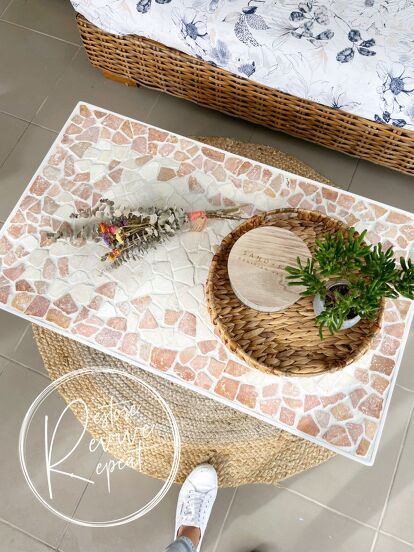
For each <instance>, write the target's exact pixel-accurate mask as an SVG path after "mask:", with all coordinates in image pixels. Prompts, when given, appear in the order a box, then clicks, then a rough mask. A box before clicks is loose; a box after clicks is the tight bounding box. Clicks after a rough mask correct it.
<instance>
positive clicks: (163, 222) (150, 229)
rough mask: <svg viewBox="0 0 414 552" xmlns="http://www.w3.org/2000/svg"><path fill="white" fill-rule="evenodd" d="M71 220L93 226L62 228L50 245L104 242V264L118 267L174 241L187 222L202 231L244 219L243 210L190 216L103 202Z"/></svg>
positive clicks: (178, 210)
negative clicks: (211, 225)
mask: <svg viewBox="0 0 414 552" xmlns="http://www.w3.org/2000/svg"><path fill="white" fill-rule="evenodd" d="M71 218H74V219H88V220H89V221H90V222H89V224H85V225H83V226H81V227H80V228H76V227H75V226H72V225H69V224H64V225H62V227H61V229H60V230H59V231H58V232H56V233H54V232H52V233H49V234H48V238H49V243H53V242H55V241H57V240H59V239H69V240H70V241H71V243H83V242H85V241H86V240H93V241H95V242H101V241H103V242H104V243H105V245H107V246H108V248H109V251H108V252H107V253H105V255H103V256H102V257H101V260H102V261H109V262H110V263H111V264H112V266H114V267H117V266H119V265H121V264H122V263H123V262H125V261H129V260H131V259H133V260H135V259H139V258H141V257H142V256H143V255H144V254H145V253H146V252H147V251H148V250H149V249H151V248H154V247H156V246H157V245H159V244H161V243H163V242H164V241H165V240H167V239H169V238H172V237H173V236H174V235H175V234H176V232H177V231H178V230H180V229H181V228H182V227H183V226H184V224H186V223H188V222H189V223H190V224H191V228H192V230H194V231H201V230H203V228H204V227H205V226H206V224H207V220H208V219H211V218H216V219H217V218H222V219H223V218H224V219H234V220H239V219H241V218H242V217H241V216H240V207H230V208H228V209H221V210H217V211H193V212H190V213H186V212H185V211H184V210H183V209H181V208H178V207H168V208H165V209H162V208H158V207H150V208H148V209H137V210H131V209H125V208H116V207H115V204H114V202H113V201H111V200H109V199H101V200H100V202H99V203H98V205H97V206H96V207H94V208H88V209H83V210H80V211H78V212H76V213H72V215H71Z"/></svg>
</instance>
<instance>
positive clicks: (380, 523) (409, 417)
mask: <svg viewBox="0 0 414 552" xmlns="http://www.w3.org/2000/svg"><path fill="white" fill-rule="evenodd" d="M413 412H414V404H413V405H412V406H411V411H410V415H409V416H408V420H407V422H406V426H405V429H404V434H403V438H402V439H401V444H400V448H399V450H398V455H397V460H396V462H395V466H394V470H393V473H392V477H391V481H390V484H389V487H388V491H387V494H386V496H385V501H384V506H383V508H382V512H381V515H380V518H379V521H378V525H377V531H380V529H381V525H382V523H383V521H384V517H385V512H386V510H387V506H388V500H389V498H390V495H391V491H392V488H393V486H394V481H395V477H396V475H397V471H398V467H399V465H400V460H401V456H402V452H403V449H404V446H405V442H406V440H407V435H408V431H409V429H410V424H411V420H412V417H413Z"/></svg>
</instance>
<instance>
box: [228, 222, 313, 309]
mask: <svg viewBox="0 0 414 552" xmlns="http://www.w3.org/2000/svg"><path fill="white" fill-rule="evenodd" d="M297 257H300V259H301V260H302V261H303V262H305V263H306V259H307V258H308V257H311V253H310V251H309V249H308V247H307V245H306V243H305V242H304V241H303V240H302V239H301V238H299V237H298V236H297V235H296V234H294V233H293V232H291V231H290V230H286V229H284V228H278V227H275V226H261V227H260V228H254V229H253V230H250V231H249V232H246V233H245V234H243V235H242V236H241V237H240V238H239V239H238V240H237V241H236V243H235V244H234V246H233V248H232V250H231V251H230V255H229V259H228V272H229V278H230V283H231V287H232V288H233V291H234V293H235V294H236V296H237V297H238V299H239V300H240V301H241V302H242V303H244V304H245V305H247V306H248V307H250V308H252V309H255V310H258V311H261V312H276V311H279V310H282V309H284V308H286V307H288V306H289V305H291V304H292V303H295V302H296V301H297V300H298V299H299V297H300V292H301V291H303V288H302V287H301V286H288V280H287V278H286V277H287V275H288V274H287V272H286V270H285V268H286V267H287V266H296V259H297Z"/></svg>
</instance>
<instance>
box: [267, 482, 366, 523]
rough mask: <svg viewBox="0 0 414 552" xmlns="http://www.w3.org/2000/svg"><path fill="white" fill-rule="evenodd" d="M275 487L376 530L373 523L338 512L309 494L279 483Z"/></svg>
mask: <svg viewBox="0 0 414 552" xmlns="http://www.w3.org/2000/svg"><path fill="white" fill-rule="evenodd" d="M277 488H279V489H282V490H284V491H287V492H289V493H292V494H294V495H296V496H299V497H301V498H304V499H305V500H307V501H308V502H312V503H313V504H316V505H317V506H319V507H321V508H324V509H325V510H328V511H330V512H332V513H334V514H337V515H338V516H341V517H344V518H346V519H349V520H350V521H353V522H355V523H358V525H362V526H363V527H367V528H368V529H373V530H374V531H376V530H377V528H376V527H375V526H374V525H371V524H369V523H366V522H365V521H361V520H359V519H357V518H354V517H352V516H350V515H349V514H345V513H344V512H340V511H339V510H336V509H335V508H332V507H331V506H328V505H327V504H323V503H322V502H319V501H318V500H315V499H314V498H311V497H310V496H306V495H304V494H302V493H300V492H298V491H295V490H294V489H290V488H288V487H282V486H281V485H277Z"/></svg>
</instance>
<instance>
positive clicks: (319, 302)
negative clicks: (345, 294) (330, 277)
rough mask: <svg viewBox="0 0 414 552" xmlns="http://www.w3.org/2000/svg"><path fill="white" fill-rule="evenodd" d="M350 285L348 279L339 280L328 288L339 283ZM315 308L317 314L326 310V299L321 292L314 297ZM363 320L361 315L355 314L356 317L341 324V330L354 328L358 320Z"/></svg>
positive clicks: (327, 287)
mask: <svg viewBox="0 0 414 552" xmlns="http://www.w3.org/2000/svg"><path fill="white" fill-rule="evenodd" d="M338 284H339V285H349V282H347V281H346V280H339V281H337V282H331V283H329V284H327V286H326V289H328V290H330V289H331V288H333V287H334V286H337V285H338ZM313 310H314V311H315V314H316V316H318V315H319V314H321V312H323V311H324V310H325V301H324V300H323V299H322V298H321V296H320V295H319V293H318V294H317V295H315V297H314V299H313ZM360 320H361V317H360V316H354V318H349V319H348V320H345V322H344V323H343V324H342V326H341V328H340V329H341V330H347V329H348V328H352V326H355V324H358V322H359V321H360Z"/></svg>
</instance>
